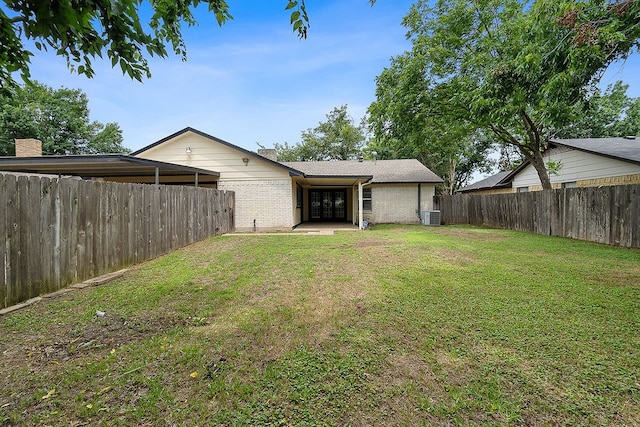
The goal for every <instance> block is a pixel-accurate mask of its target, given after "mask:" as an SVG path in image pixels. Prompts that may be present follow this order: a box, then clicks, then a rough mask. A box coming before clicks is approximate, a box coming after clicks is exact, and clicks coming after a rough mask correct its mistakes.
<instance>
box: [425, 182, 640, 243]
mask: <svg viewBox="0 0 640 427" xmlns="http://www.w3.org/2000/svg"><path fill="white" fill-rule="evenodd" d="M434 203H435V206H436V209H439V210H440V211H441V218H442V222H443V223H444V224H471V225H480V226H487V227H492V228H503V229H509V230H518V231H526V232H530V233H538V234H545V235H549V236H561V237H570V238H573V239H580V240H588V241H592V242H599V243H605V244H609V245H615V246H624V247H628V248H639V247H640V185H621V186H610V187H588V188H567V189H561V190H544V191H535V192H528V193H510V194H456V195H453V196H449V195H442V196H436V198H435V202H434Z"/></svg>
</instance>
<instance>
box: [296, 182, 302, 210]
mask: <svg viewBox="0 0 640 427" xmlns="http://www.w3.org/2000/svg"><path fill="white" fill-rule="evenodd" d="M301 207H302V187H300V186H299V185H297V184H296V208H301Z"/></svg>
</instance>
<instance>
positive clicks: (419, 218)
mask: <svg viewBox="0 0 640 427" xmlns="http://www.w3.org/2000/svg"><path fill="white" fill-rule="evenodd" d="M416 213H417V214H418V220H419V221H420V222H422V184H420V183H418V210H417V211H416Z"/></svg>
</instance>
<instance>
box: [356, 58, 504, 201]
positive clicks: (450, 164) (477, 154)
mask: <svg viewBox="0 0 640 427" xmlns="http://www.w3.org/2000/svg"><path fill="white" fill-rule="evenodd" d="M376 82H377V87H376V97H377V100H376V101H375V102H373V103H372V104H371V105H370V106H369V110H368V113H369V117H368V120H369V124H370V125H371V129H372V130H373V134H374V138H373V140H372V141H371V142H370V143H369V147H368V150H369V151H371V150H375V151H376V152H377V153H378V156H379V158H380V159H398V158H416V159H418V160H420V162H421V163H423V164H424V165H425V166H427V167H428V168H429V169H431V170H432V171H434V172H435V173H436V174H437V175H438V176H440V177H442V178H443V179H444V181H445V182H444V189H445V192H447V193H449V194H451V193H453V192H454V191H455V190H457V189H458V188H460V187H462V186H464V184H466V182H467V181H468V179H469V178H470V177H471V175H472V174H473V172H475V171H482V172H485V171H486V172H488V171H489V169H490V167H491V165H492V162H491V160H490V158H489V156H488V154H489V151H490V150H491V149H492V147H493V146H494V141H492V140H491V138H489V137H488V135H487V134H486V132H482V131H477V130H476V128H475V127H474V126H472V125H471V123H470V122H468V121H466V120H454V121H452V120H449V118H448V117H446V116H445V115H441V114H432V112H431V111H429V109H428V108H424V105H425V102H427V99H426V98H425V95H427V94H428V87H427V86H425V79H424V76H423V64H422V63H421V60H420V58H407V57H406V56H400V57H398V58H394V59H393V60H392V64H391V67H389V68H388V69H385V70H384V72H383V73H382V74H381V75H380V76H379V77H378V78H377V80H376ZM453 95H454V94H451V96H453Z"/></svg>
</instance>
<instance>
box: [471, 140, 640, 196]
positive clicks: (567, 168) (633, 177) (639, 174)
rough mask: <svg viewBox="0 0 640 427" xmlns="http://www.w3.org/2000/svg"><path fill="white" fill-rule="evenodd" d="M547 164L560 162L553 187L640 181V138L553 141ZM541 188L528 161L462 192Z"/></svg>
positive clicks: (512, 190)
mask: <svg viewBox="0 0 640 427" xmlns="http://www.w3.org/2000/svg"><path fill="white" fill-rule="evenodd" d="M543 157H544V161H545V163H548V162H550V161H551V162H554V163H556V164H558V165H559V170H558V171H557V173H556V174H551V175H550V179H551V184H552V186H553V188H571V187H598V186H603V185H626V184H640V139H636V138H634V137H625V138H581V139H558V140H552V141H551V142H550V143H549V147H548V148H547V150H546V151H545V152H544V154H543ZM541 189H542V185H541V184H540V179H539V178H538V174H537V172H536V170H535V169H534V167H533V166H531V164H529V162H524V163H523V164H522V165H520V166H519V167H517V168H516V169H514V170H513V171H509V172H500V173H499V174H496V175H493V176H491V177H489V178H485V179H483V180H482V181H478V182H476V183H474V184H471V185H469V186H467V187H465V188H463V189H461V190H460V191H459V192H460V193H485V194H488V193H505V192H511V193H515V192H523V191H538V190H541Z"/></svg>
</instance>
